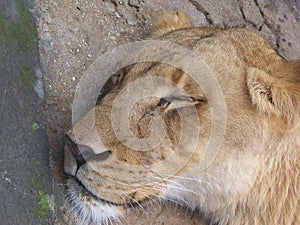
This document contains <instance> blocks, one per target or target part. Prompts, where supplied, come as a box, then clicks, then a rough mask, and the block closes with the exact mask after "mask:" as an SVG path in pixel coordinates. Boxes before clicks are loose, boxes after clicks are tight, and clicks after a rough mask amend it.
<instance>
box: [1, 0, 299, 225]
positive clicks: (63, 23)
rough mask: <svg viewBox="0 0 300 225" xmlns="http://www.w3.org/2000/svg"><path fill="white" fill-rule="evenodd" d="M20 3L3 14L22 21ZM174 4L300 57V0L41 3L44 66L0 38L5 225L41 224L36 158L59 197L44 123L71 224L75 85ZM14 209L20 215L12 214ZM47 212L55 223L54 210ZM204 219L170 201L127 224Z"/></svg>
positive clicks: (5, 4)
mask: <svg viewBox="0 0 300 225" xmlns="http://www.w3.org/2000/svg"><path fill="white" fill-rule="evenodd" d="M18 2H21V1H8V0H6V1H5V0H0V12H1V18H2V17H4V18H7V19H9V20H10V21H13V22H15V23H17V22H18V21H19V18H18V10H17V7H16V6H17V5H18ZM24 2H25V3H26V5H27V7H29V8H32V7H33V1H29V0H28V1H24ZM174 10H181V11H183V12H185V13H186V14H187V15H188V16H189V17H191V20H192V22H193V24H194V25H195V26H210V27H221V28H230V27H245V28H248V29H251V30H254V31H256V32H258V33H259V34H261V35H262V36H264V37H265V38H267V39H268V40H269V41H270V43H271V44H272V45H273V46H274V48H275V49H277V50H278V52H279V53H280V54H281V55H282V56H283V57H285V58H287V59H289V60H292V59H299V58H300V55H299V54H300V41H299V37H300V23H299V21H300V3H299V1H297V0H281V1H280V0H277V1H276V0H250V1H246V0H226V1H218V0H212V1H204V0H172V1H171V0H152V1H149V0H148V1H147V0H122V1H121V0H119V1H118V0H103V1H99V0H89V1H88V0H85V1H84V0H70V1H63V0H40V1H36V2H35V15H36V16H37V21H36V24H37V27H38V36H39V54H40V61H41V69H39V58H37V55H38V54H37V52H36V49H35V50H31V51H29V50H28V49H26V48H25V50H24V49H22V46H20V43H19V42H18V41H17V42H16V43H14V45H11V44H10V45H8V42H11V41H9V40H2V39H1V44H0V46H1V50H2V51H1V53H0V62H1V64H0V68H1V78H0V79H1V83H0V91H1V95H0V96H1V99H0V100H1V106H2V107H1V108H0V109H1V114H0V115H1V123H2V126H1V128H0V129H1V130H0V131H1V133H0V135H1V138H2V139H3V141H2V143H1V146H0V147H1V151H2V152H3V153H4V154H2V156H1V158H0V160H1V161H0V162H1V164H0V173H1V179H2V180H1V181H2V182H3V185H2V184H1V186H0V191H1V192H0V193H1V196H10V193H14V195H13V197H8V198H7V197H6V198H3V197H1V198H0V199H1V200H0V201H1V204H0V217H1V218H6V219H5V220H2V221H8V222H7V223H5V224H20V221H22V224H41V219H39V218H38V217H37V216H36V212H35V205H36V203H37V202H41V200H36V199H35V198H36V194H34V193H36V191H34V187H33V185H32V183H30V180H32V179H33V180H34V178H35V177H36V175H37V169H36V166H33V167H31V165H32V164H31V163H32V162H33V164H34V165H35V164H37V165H38V171H42V174H43V175H44V176H42V177H43V179H42V181H41V184H39V186H41V187H42V190H44V192H43V194H45V196H48V197H49V199H50V200H51V198H50V197H51V196H53V193H52V189H53V188H52V182H51V178H50V177H49V171H48V169H47V168H48V154H49V153H48V147H47V146H48V145H47V141H46V138H45V133H44V132H43V127H44V124H45V125H46V127H45V128H46V133H47V135H48V140H49V147H50V156H51V157H50V158H51V159H50V165H51V170H52V174H53V176H54V178H55V184H54V189H55V190H56V195H57V196H58V197H57V202H56V205H57V207H56V208H58V209H60V210H58V212H56V213H54V215H55V216H56V214H57V219H56V223H57V224H65V223H68V219H67V218H68V214H67V213H66V212H65V210H64V209H63V201H62V198H61V197H60V196H61V193H62V192H63V188H62V187H61V186H60V185H57V184H60V183H62V182H63V175H62V159H63V145H64V141H65V140H64V132H65V131H66V130H67V128H68V127H70V125H71V117H70V116H71V106H72V100H73V95H74V93H75V88H76V85H77V83H78V82H79V80H80V78H81V76H82V74H83V72H84V71H85V70H86V69H87V68H88V66H89V65H90V64H91V63H92V62H93V61H94V60H95V59H96V58H97V56H99V55H101V54H103V53H105V52H106V51H108V50H111V49H113V48H114V47H116V46H119V45H121V44H124V43H128V42H131V41H135V40H141V39H143V38H144V37H146V35H147V34H148V33H149V30H150V28H151V26H152V24H153V23H154V22H155V20H156V19H157V18H158V17H159V15H161V14H162V13H163V12H169V11H174ZM0 22H2V21H0ZM0 37H1V34H0ZM25 67H26V68H25ZM27 67H28V68H29V69H28V68H27ZM22 68H23V69H22ZM30 68H33V70H32V69H30ZM30 73H32V74H33V78H32V79H33V81H32V82H30V80H29V81H28V80H27V79H25V78H26V76H25V78H23V81H22V79H21V83H18V82H19V81H18V76H19V77H20V76H21V77H24V74H30ZM20 74H23V75H20ZM41 74H43V75H41ZM41 78H43V81H42V82H41ZM26 83H27V84H29V86H30V84H33V85H32V87H30V88H31V89H30V88H29V89H30V91H31V92H30V91H29V92H30V93H32V96H31V97H30V98H29V97H28V96H27V94H26V93H23V92H22V91H21V90H22V88H23V86H26ZM42 84H43V85H44V86H41V85H42ZM27 92H28V91H27ZM43 105H44V112H45V115H44V116H42V112H43ZM36 124H37V125H38V128H37V126H36ZM36 128H37V129H36ZM21 153H22V154H21ZM34 162H40V163H34ZM20 168H22V169H20ZM38 174H39V173H38ZM47 174H48V175H47ZM37 177H40V176H37ZM45 180H46V181H45ZM39 182H40V181H39ZM45 183H47V185H45ZM24 193H25V194H24ZM43 196H44V195H43ZM15 212H17V213H18V215H19V216H18V217H15V216H14V215H15ZM25 218H26V219H27V220H26V219H25ZM31 218H32V219H31ZM45 218H46V219H47V220H48V223H51V216H50V217H49V216H48V217H47V216H46V217H45ZM49 218H50V220H49ZM63 218H65V221H64V220H63ZM27 221H28V222H27ZM43 221H45V220H44V219H43ZM200 221H201V220H200V216H199V215H198V214H197V213H195V214H192V213H189V212H187V211H186V210H185V209H181V208H176V207H175V206H172V205H171V204H167V205H162V206H158V205H152V206H149V208H145V210H141V209H136V210H135V211H133V212H131V213H129V214H128V217H127V220H126V221H124V224H174V225H176V224H201V222H200ZM1 224H2V223H1ZM69 224H70V223H69Z"/></svg>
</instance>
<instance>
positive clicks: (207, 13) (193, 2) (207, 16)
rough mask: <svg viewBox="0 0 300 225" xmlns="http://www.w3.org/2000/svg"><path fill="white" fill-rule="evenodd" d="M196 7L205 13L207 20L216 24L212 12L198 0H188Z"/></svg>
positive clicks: (211, 23)
mask: <svg viewBox="0 0 300 225" xmlns="http://www.w3.org/2000/svg"><path fill="white" fill-rule="evenodd" d="M188 1H189V2H190V3H191V4H192V5H193V6H194V7H195V8H196V10H197V11H199V12H201V13H203V14H204V16H205V19H206V21H207V22H208V23H209V24H210V25H214V24H215V23H214V21H213V20H212V18H211V16H210V14H209V12H208V11H206V10H205V9H204V8H203V7H202V5H201V4H200V3H199V2H197V1H196V0H188Z"/></svg>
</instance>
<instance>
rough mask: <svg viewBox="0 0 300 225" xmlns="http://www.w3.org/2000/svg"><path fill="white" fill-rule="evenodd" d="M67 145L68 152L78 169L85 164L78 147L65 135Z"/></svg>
mask: <svg viewBox="0 0 300 225" xmlns="http://www.w3.org/2000/svg"><path fill="white" fill-rule="evenodd" d="M67 145H68V146H69V149H70V152H71V153H72V155H73V157H74V159H75V160H76V163H77V167H78V168H79V167H80V166H81V165H82V164H84V163H85V162H86V160H85V159H84V157H83V155H82V153H81V152H80V150H79V148H78V145H77V144H76V143H75V142H73V141H72V139H71V138H70V137H69V136H68V135H67Z"/></svg>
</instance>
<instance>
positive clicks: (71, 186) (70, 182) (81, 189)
mask: <svg viewBox="0 0 300 225" xmlns="http://www.w3.org/2000/svg"><path fill="white" fill-rule="evenodd" d="M66 185H67V193H68V195H72V196H73V192H74V191H75V192H77V193H78V194H79V193H80V194H81V195H83V196H85V198H86V199H93V200H94V201H97V202H99V203H102V204H105V205H109V206H114V207H118V208H122V209H126V208H134V207H135V206H139V207H140V206H141V205H142V204H145V203H147V202H148V201H153V198H148V197H145V198H143V199H141V200H134V199H133V198H131V199H132V201H128V202H126V203H116V202H113V201H109V200H107V199H103V198H101V197H99V196H97V195H95V194H94V193H92V192H91V191H90V190H89V189H88V188H86V187H85V185H84V184H83V183H82V182H81V181H80V180H79V179H77V178H76V177H74V176H68V178H67V184H66ZM67 198H68V199H73V198H70V196H67Z"/></svg>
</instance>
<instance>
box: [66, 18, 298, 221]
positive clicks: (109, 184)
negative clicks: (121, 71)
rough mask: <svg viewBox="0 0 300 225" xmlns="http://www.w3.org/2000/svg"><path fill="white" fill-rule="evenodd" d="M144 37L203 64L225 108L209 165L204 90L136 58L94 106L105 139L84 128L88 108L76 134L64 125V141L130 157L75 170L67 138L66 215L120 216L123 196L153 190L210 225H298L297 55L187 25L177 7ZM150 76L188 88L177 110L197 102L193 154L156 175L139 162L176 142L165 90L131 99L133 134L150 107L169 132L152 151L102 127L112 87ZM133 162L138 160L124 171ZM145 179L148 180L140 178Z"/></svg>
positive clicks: (249, 35) (143, 133)
mask: <svg viewBox="0 0 300 225" xmlns="http://www.w3.org/2000/svg"><path fill="white" fill-rule="evenodd" d="M151 37H152V38H157V39H160V40H167V41H171V42H174V43H177V44H180V45H182V46H185V47H187V48H189V49H191V50H193V51H194V52H196V53H197V54H199V56H201V58H202V59H203V60H204V61H205V63H206V64H207V65H208V66H209V67H210V69H211V70H212V72H213V74H214V75H215V77H216V79H217V80H218V82H219V85H220V87H221V88H222V91H223V95H224V98H225V104H226V109H227V121H226V133H225V137H224V141H223V143H222V146H221V150H220V152H219V154H218V155H217V158H216V159H215V160H214V162H213V163H212V164H211V165H210V167H209V168H208V169H206V170H205V171H202V172H199V170H198V165H199V164H200V162H201V157H202V155H203V151H204V148H205V146H206V143H207V141H208V138H209V133H210V128H211V124H210V108H209V105H208V104H209V103H208V102H207V101H206V98H205V95H204V94H203V93H202V91H201V90H200V88H199V87H198V86H197V85H195V83H194V82H193V80H192V79H191V78H189V77H188V75H186V74H185V73H184V72H182V71H180V70H179V69H176V68H173V67H171V66H169V65H166V64H161V63H149V62H148V63H147V62H146V63H139V64H137V65H135V66H134V67H133V68H132V69H131V70H130V71H129V72H128V73H127V74H126V75H125V77H124V79H123V80H122V81H119V82H118V85H116V87H115V88H114V89H113V90H111V91H110V92H109V93H108V94H107V95H106V96H105V97H104V98H103V99H102V100H101V102H100V104H99V105H97V106H96V108H95V110H96V129H97V131H96V132H98V134H99V136H100V137H101V140H102V142H103V145H104V146H100V145H99V144H98V143H97V141H96V137H94V136H92V132H93V131H95V130H94V129H95V128H94V127H93V126H91V124H90V113H88V114H87V115H86V116H84V117H83V118H82V120H81V121H79V122H78V123H77V124H76V125H75V126H76V127H77V128H79V130H80V133H79V138H78V137H77V139H75V137H74V135H73V133H72V130H71V131H69V132H68V136H69V138H70V139H72V141H73V142H76V143H77V144H80V145H85V146H88V147H89V148H90V149H93V151H94V152H97V153H99V152H103V151H105V150H107V149H110V150H111V151H112V155H113V156H114V158H116V159H118V160H120V161H122V162H125V163H126V164H128V165H130V166H129V167H122V165H120V164H118V163H115V162H114V161H113V160H112V158H113V157H108V158H107V159H106V160H103V161H101V162H95V161H91V162H88V163H85V164H83V165H82V166H80V167H79V169H78V171H77V173H76V168H77V165H76V161H75V160H74V158H73V157H72V154H71V153H70V148H71V147H70V145H66V148H65V151H66V163H65V171H66V172H67V173H68V174H70V176H71V178H70V180H71V181H72V182H69V183H68V184H69V185H68V186H69V190H68V193H69V196H71V197H69V198H68V199H69V201H70V205H71V210H73V212H74V217H75V218H83V219H82V220H83V221H87V220H88V221H90V222H94V223H96V224H97V223H106V221H109V220H110V219H112V220H113V219H115V218H118V217H120V216H121V214H122V209H123V208H126V207H127V205H128V204H134V203H137V202H142V201H144V200H145V199H149V198H150V199H153V198H155V197H157V196H159V198H166V199H173V200H175V201H179V202H183V203H187V204H188V205H189V207H191V208H192V209H194V208H199V209H200V211H202V213H203V215H205V218H206V219H207V221H208V222H209V223H211V224H224V225H225V224H228V225H240V224H249V225H262V224H277V225H296V224H300V216H299V215H300V213H299V212H300V211H299V210H300V175H299V173H300V123H299V115H300V61H294V62H286V61H284V60H282V58H281V57H280V56H278V55H277V53H276V52H275V51H274V50H273V48H272V47H271V46H270V45H269V44H268V42H267V41H265V40H264V39H263V38H261V37H260V36H258V35H257V34H255V33H253V32H251V31H249V30H245V29H228V30H219V29H213V28H192V27H191V23H190V21H189V19H188V18H187V17H186V16H185V15H184V14H183V13H181V12H178V13H171V14H168V15H166V16H164V17H163V18H162V19H161V20H159V21H158V23H157V24H156V25H154V28H153V31H152V34H151ZM150 75H151V76H158V77H159V76H161V77H163V78H168V79H170V80H172V81H174V82H175V83H177V84H178V85H179V86H181V87H182V88H183V89H184V90H185V91H186V92H187V93H189V94H190V95H191V97H193V98H192V99H193V101H195V102H192V103H191V102H190V101H187V102H184V101H183V108H184V110H186V112H187V113H188V112H189V105H191V104H194V105H196V109H197V112H198V116H199V120H200V121H201V132H200V137H199V143H198V147H197V152H196V154H195V155H194V157H193V159H192V160H191V161H190V162H188V163H187V164H186V165H184V168H182V170H181V171H179V172H178V174H168V175H169V176H165V174H159V175H157V174H153V173H151V171H148V170H147V168H148V167H147V165H151V164H152V163H153V162H156V161H159V160H162V159H164V158H166V157H168V156H169V155H170V154H171V153H172V152H173V151H174V146H176V144H177V143H178V139H177V136H178V132H179V130H180V126H179V124H180V120H179V118H178V114H177V113H176V110H175V111H174V110H173V109H172V108H171V109H168V107H169V106H168V105H167V104H166V102H164V101H163V102H162V101H161V99H162V98H166V97H167V96H164V95H166V94H165V93H164V94H162V95H161V96H160V95H159V94H157V98H154V99H152V100H149V101H141V102H139V103H137V104H136V105H135V106H134V107H133V110H132V117H131V123H130V124H131V129H132V132H133V133H134V134H135V135H136V136H138V137H140V138H143V137H147V135H149V128H148V126H149V123H148V122H149V118H148V117H150V119H151V116H152V117H155V114H154V115H149V114H147V113H146V112H147V110H149V109H153V108H155V109H156V108H157V107H159V108H158V112H157V113H159V114H160V115H161V116H162V117H163V118H164V120H165V123H166V125H167V132H168V133H167V135H166V141H164V142H163V143H162V145H161V146H159V147H158V148H157V149H155V150H153V151H150V152H136V151H132V150H131V149H129V148H127V147H126V146H124V145H123V144H122V143H121V142H120V141H119V140H118V139H117V137H116V136H115V134H114V132H113V130H112V127H111V122H110V112H111V106H112V103H113V99H114V98H115V97H116V95H117V94H118V91H119V90H121V89H122V88H123V87H124V86H126V84H128V83H130V82H131V81H134V80H135V79H136V78H138V77H147V76H150ZM199 99H200V101H199ZM196 100H197V101H196ZM124 104H126V102H125V103H124ZM170 105H172V104H170ZM175 108H176V105H175ZM190 122H191V126H192V124H193V121H190ZM191 132H192V131H191ZM187 148H188V146H187ZM132 166H140V167H138V168H139V169H138V170H131V169H130V168H131V167H132ZM75 177H76V179H75ZM147 177H150V178H151V179H152V180H156V181H157V182H153V183H151V185H149V184H148V185H145V184H144V181H143V179H144V178H147ZM76 180H77V181H76ZM104 200H105V201H104ZM93 201H94V202H97V204H93ZM74 202H75V203H74ZM101 205H102V206H101ZM97 210H98V211H97ZM94 213H96V214H97V216H95V215H94ZM93 215H94V216H93Z"/></svg>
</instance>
